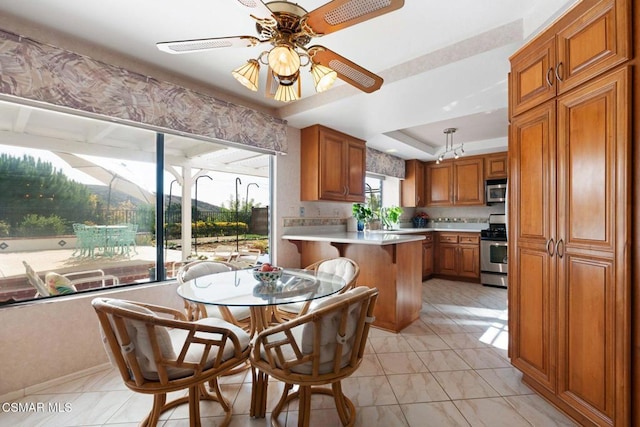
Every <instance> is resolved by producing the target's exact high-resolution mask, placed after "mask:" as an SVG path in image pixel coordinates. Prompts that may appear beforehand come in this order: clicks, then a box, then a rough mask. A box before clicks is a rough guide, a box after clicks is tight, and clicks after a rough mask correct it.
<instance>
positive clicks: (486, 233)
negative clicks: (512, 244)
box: [480, 214, 507, 241]
mask: <svg viewBox="0 0 640 427" xmlns="http://www.w3.org/2000/svg"><path fill="white" fill-rule="evenodd" d="M506 219H507V218H506V215H500V214H492V215H489V228H486V229H484V230H480V238H481V239H482V240H500V241H506V240H507V224H506Z"/></svg>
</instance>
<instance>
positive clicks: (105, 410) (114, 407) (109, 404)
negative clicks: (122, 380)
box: [48, 390, 151, 427]
mask: <svg viewBox="0 0 640 427" xmlns="http://www.w3.org/2000/svg"><path fill="white" fill-rule="evenodd" d="M132 395H133V392H131V391H128V390H127V391H106V392H101V391H95V392H86V393H82V394H81V395H80V397H78V398H77V399H75V400H74V401H73V402H71V404H70V405H69V411H68V412H66V413H65V412H61V413H58V414H56V415H55V416H53V417H51V418H50V419H49V420H48V422H49V423H50V424H49V425H52V426H67V427H69V426H88V425H95V424H98V425H99V424H104V423H106V422H107V421H108V420H109V419H110V418H111V417H112V416H113V415H114V414H115V413H116V412H117V411H118V409H119V408H121V407H122V406H123V405H124V404H125V403H126V402H127V401H128V400H129V399H130V398H131V396H132ZM149 409H151V408H149Z"/></svg>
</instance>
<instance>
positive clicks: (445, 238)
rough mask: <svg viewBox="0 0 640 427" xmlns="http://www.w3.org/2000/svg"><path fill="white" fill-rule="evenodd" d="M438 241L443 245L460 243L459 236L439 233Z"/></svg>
mask: <svg viewBox="0 0 640 427" xmlns="http://www.w3.org/2000/svg"><path fill="white" fill-rule="evenodd" d="M438 241H439V242H441V243H458V235H457V234H451V233H439V234H438Z"/></svg>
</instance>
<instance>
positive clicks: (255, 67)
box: [231, 59, 260, 92]
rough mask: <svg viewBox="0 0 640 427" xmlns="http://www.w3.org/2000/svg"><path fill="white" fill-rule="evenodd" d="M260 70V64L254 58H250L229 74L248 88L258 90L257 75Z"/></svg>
mask: <svg viewBox="0 0 640 427" xmlns="http://www.w3.org/2000/svg"><path fill="white" fill-rule="evenodd" d="M259 72H260V64H259V63H258V61H256V60H255V59H250V60H248V61H247V63H246V64H244V65H243V66H241V67H238V68H236V69H235V70H233V71H232V72H231V75H232V76H233V77H234V78H235V79H236V80H237V81H239V82H240V83H241V84H242V85H243V86H244V87H246V88H247V89H249V90H252V91H254V92H255V91H257V90H258V77H259V75H260V74H259Z"/></svg>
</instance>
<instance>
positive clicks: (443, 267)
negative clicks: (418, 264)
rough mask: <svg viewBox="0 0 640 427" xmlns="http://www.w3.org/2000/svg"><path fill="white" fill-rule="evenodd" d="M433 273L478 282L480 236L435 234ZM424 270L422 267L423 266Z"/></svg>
mask: <svg viewBox="0 0 640 427" xmlns="http://www.w3.org/2000/svg"><path fill="white" fill-rule="evenodd" d="M435 249H436V250H435V257H434V264H435V265H434V273H435V274H436V275H438V276H444V277H448V278H454V279H460V280H467V281H473V282H479V281H480V235H479V234H478V233H453V232H437V233H436V248H435ZM423 269H424V265H423Z"/></svg>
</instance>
